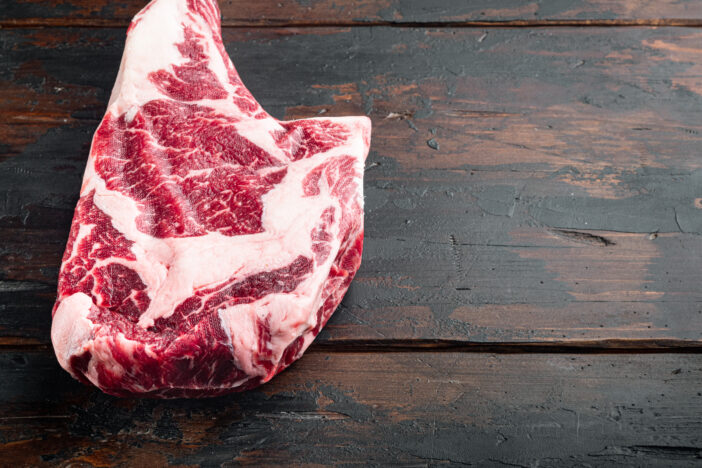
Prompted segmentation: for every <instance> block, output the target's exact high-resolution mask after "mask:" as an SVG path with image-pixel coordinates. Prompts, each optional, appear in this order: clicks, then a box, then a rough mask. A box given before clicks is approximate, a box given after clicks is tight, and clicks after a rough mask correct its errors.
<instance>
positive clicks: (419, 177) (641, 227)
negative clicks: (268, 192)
mask: <svg viewBox="0 0 702 468" xmlns="http://www.w3.org/2000/svg"><path fill="white" fill-rule="evenodd" d="M141 6H143V5H142V1H141V0H119V1H110V0H3V2H2V7H0V26H1V27H2V29H0V44H1V50H0V53H1V56H0V62H1V63H0V82H1V85H0V106H1V107H0V112H1V113H0V119H1V120H0V465H2V466H13V467H14V466H23V465H27V466H54V465H70V466H73V467H86V466H111V465H122V466H160V465H176V466H193V465H195V466H197V465H202V466H232V465H238V464H256V465H259V464H264V465H277V464H289V463H291V462H294V463H296V464H305V465H307V464H309V465H327V464H334V465H342V466H349V465H359V464H360V465H364V464H373V465H386V464H400V465H406V466H427V465H431V466H433V465H443V464H450V465H462V464H465V465H472V464H476V465H482V466H529V467H531V466H539V467H544V466H554V467H559V466H570V465H577V466H614V465H623V466H700V464H701V463H702V356H700V354H699V353H700V352H701V351H702V268H700V267H701V266H702V263H701V261H700V258H701V256H702V236H701V235H702V29H699V27H700V26H702V3H701V2H698V1H693V0H666V1H655V2H654V1H641V2H635V1H624V0H620V1H611V2H602V1H600V0H549V1H543V2H542V1H517V0H500V1H487V0H476V1H465V2H463V1H457V0H456V1H435V0H378V1H376V2H373V1H364V2H356V1H352V0H304V1H303V0H271V1H268V0H266V1H260V2H249V1H246V0H223V1H222V2H221V7H222V12H223V19H224V21H223V22H224V25H225V28H224V38H225V43H226V46H227V50H228V51H229V52H230V54H231V55H232V57H233V59H234V63H235V64H236V66H237V68H238V69H239V72H240V73H241V75H242V78H243V79H244V81H245V83H246V84H247V85H248V86H249V87H250V89H251V91H252V92H253V94H254V95H255V96H256V97H257V98H258V99H259V100H260V102H261V103H262V105H263V106H264V107H265V108H266V109H268V110H269V111H270V112H272V114H273V115H275V116H276V117H279V118H296V117H308V116H315V115H318V114H325V115H353V114H367V115H369V116H370V117H371V118H372V119H373V132H374V133H373V145H372V148H371V153H370V156H369V158H368V164H367V170H366V182H365V190H366V225H367V230H366V247H365V252H364V260H363V266H362V267H361V270H360V271H359V273H358V275H357V277H356V280H355V281H354V283H353V285H352V287H351V289H350V291H349V293H348V294H347V296H346V298H345V300H344V302H343V304H342V306H341V307H340V308H339V310H338V311H337V312H336V314H335V316H334V317H333V318H332V320H331V322H330V323H329V325H328V326H327V327H326V329H325V330H324V331H323V333H322V334H321V335H320V336H319V338H318V339H317V341H316V342H315V343H314V344H313V346H312V347H311V348H310V350H309V351H308V352H307V354H306V355H305V356H304V357H303V358H302V359H301V360H300V361H299V362H298V363H296V364H295V365H294V366H292V367H291V368H290V369H289V370H288V371H286V372H284V373H283V374H282V375H280V376H279V377H277V378H276V379H274V380H273V381H272V382H271V383H270V384H267V385H265V386H263V387H262V388H260V389H259V390H257V391H252V392H249V393H246V394H235V395H231V396H227V397H223V398H217V399H211V400H203V401H196V400H191V401H187V400H179V401H154V400H127V399H116V398H111V397H108V396H106V395H104V394H102V393H100V392H99V391H97V390H95V389H92V388H88V387H84V386H82V385H80V384H79V383H77V382H74V381H73V380H72V379H71V378H70V377H69V375H68V374H67V373H65V372H64V371H62V370H61V369H60V368H59V366H58V364H57V363H56V360H55V358H54V355H53V352H52V348H51V345H50V341H49V329H50V313H51V306H52V303H53V300H54V293H55V287H56V276H57V271H58V266H59V263H60V256H61V253H62V250H63V248H64V244H65V241H66V237H67V234H68V227H69V224H70V220H71V215H72V209H73V206H74V204H75V202H76V199H77V195H78V191H79V187H80V180H81V176H82V173H83V168H84V164H85V160H86V157H87V154H88V148H89V143H90V139H91V136H92V133H93V131H94V129H95V127H96V126H97V124H98V122H99V119H100V118H101V116H102V113H103V111H104V108H105V105H106V103H107V100H108V96H109V93H110V90H111V87H112V84H113V81H114V78H115V75H116V73H117V68H118V66H119V59H120V56H121V53H122V47H123V43H124V35H125V29H126V25H127V23H128V20H129V18H130V17H131V15H133V14H134V13H135V12H136V11H137V10H138V9H139V8H141Z"/></svg>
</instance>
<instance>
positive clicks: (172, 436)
mask: <svg viewBox="0 0 702 468" xmlns="http://www.w3.org/2000/svg"><path fill="white" fill-rule="evenodd" d="M0 372H2V374H3V375H4V376H8V377H11V378H10V379H7V380H5V382H4V383H3V385H2V386H0V402H1V403H2V404H0V434H2V438H1V439H0V457H1V458H0V459H1V460H2V464H3V465H4V466H66V465H64V464H68V463H74V464H75V465H70V466H81V467H82V466H163V465H166V464H171V465H173V466H197V465H201V466H235V465H242V464H251V465H256V466H261V465H265V466H281V465H288V464H290V463H301V464H302V463H304V464H306V465H314V466H329V465H335V466H339V465H340V466H351V465H366V466H367V465H368V464H371V465H387V464H391V465H393V466H397V465H398V464H399V465H401V466H437V465H443V464H451V465H456V466H462V464H465V465H478V466H540V467H562V466H667V467H683V466H685V467H687V466H690V467H692V466H699V463H700V460H701V459H702V393H700V389H702V359H700V357H699V356H698V355H667V354H663V355H633V356H632V355H594V356H589V355H543V354H536V355H533V354H532V355H489V354H465V353H377V354H374V355H369V354H366V353H361V354H357V353H348V354H344V353H340V354H339V353H332V354H331V355H327V354H325V353H314V352H313V353H309V354H307V355H306V356H304V357H303V358H302V359H301V360H300V361H299V362H298V363H296V364H295V365H293V367H292V368H290V369H289V370H287V371H286V372H284V373H283V374H282V375H280V376H278V377H277V378H276V379H275V380H274V381H272V382H271V383H269V384H266V385H265V386H263V387H262V388H260V389H259V390H257V391H253V392H249V393H246V394H237V395H231V396H228V397H224V398H217V399H213V400H204V401H196V400H189V401H188V400H177V401H154V400H128V399H116V398H111V397H108V396H105V395H103V394H101V393H99V392H97V391H93V390H91V389H88V388H87V387H84V386H81V385H80V384H78V383H77V382H74V381H72V380H71V379H70V377H68V375H67V374H65V372H63V371H62V370H61V369H59V367H58V365H57V364H56V363H55V360H54V359H53V357H52V356H50V355H48V354H46V353H41V352H26V353H21V352H17V353H0ZM49 389H50V391H49Z"/></svg>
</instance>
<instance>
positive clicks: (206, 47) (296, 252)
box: [51, 0, 370, 398]
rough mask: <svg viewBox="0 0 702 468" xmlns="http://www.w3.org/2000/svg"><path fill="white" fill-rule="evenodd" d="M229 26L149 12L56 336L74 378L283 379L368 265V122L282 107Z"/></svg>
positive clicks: (178, 13)
mask: <svg viewBox="0 0 702 468" xmlns="http://www.w3.org/2000/svg"><path fill="white" fill-rule="evenodd" d="M219 18H220V15H219V9H218V6H217V2H216V0H154V1H152V2H151V3H150V4H149V5H147V6H146V7H145V8H144V9H143V10H142V11H141V12H140V13H139V14H137V15H136V16H135V17H134V19H133V20H132V23H131V25H130V26H129V29H128V32H127V41H126V45H125V51H124V55H123V57H122V63H121V66H120V70H119V74H118V77H117V81H116V83H115V86H114V89H113V91H112V96H111V98H110V102H109V105H108V108H107V111H106V113H105V116H104V118H103V120H102V122H101V124H100V126H99V128H98V129H97V131H96V132H95V136H94V138H93V143H92V147H91V150H90V156H89V158H88V162H87V167H86V170H85V175H84V179H83V186H82V188H81V196H80V200H79V201H78V204H77V207H76V211H75V216H74V219H73V225H72V227H71V231H70V235H69V239H68V243H67V246H66V251H65V254H64V256H63V263H62V265H61V270H60V275H59V286H58V297H57V300H56V305H55V306H54V310H53V324H52V330H51V338H52V341H53V344H54V350H55V351H56V356H57V358H58V360H59V362H60V364H61V365H62V366H63V367H64V368H65V369H66V370H68V372H70V373H71V375H73V376H74V377H75V378H76V379H78V380H80V381H82V382H85V383H91V384H94V385H96V386H97V387H99V388H100V389H102V390H103V391H105V392H107V393H110V394H113V395H120V396H128V395H143V396H153V397H163V398H170V397H202V396H214V395H220V394H223V393H226V392H230V391H234V390H245V389H249V388H252V387H255V386H257V385H259V384H261V383H263V382H266V381H268V380H269V379H271V378H272V377H273V376H274V375H275V374H277V373H278V372H280V371H281V370H283V369H284V368H285V367H287V366H289V365H290V364H291V363H292V362H293V361H294V360H296V359H297V358H299V357H300V356H301V355H302V353H303V352H304V350H305V349H306V348H307V347H308V346H309V344H310V343H311V342H312V340H313V339H314V337H315V336H316V335H317V334H318V333H319V331H320V329H321V328H322V327H323V326H324V324H325V323H326V322H327V320H328V319H329V317H330V316H331V314H332V313H333V312H334V309H335V308H336V307H337V306H338V304H339V302H340V301H341V299H342V297H343V295H344V293H345V292H346V290H347V288H348V286H349V283H350V282H351V280H352V278H353V276H354V274H355V272H356V270H357V269H358V267H359V265H360V262H361V250H362V246H363V165H364V160H365V157H366V155H367V153H368V147H369V144H370V121H369V119H368V118H366V117H337V118H314V119H304V120H295V121H288V122H281V121H278V120H276V119H274V118H273V117H271V116H270V115H268V114H267V113H266V112H265V111H264V110H263V109H262V108H261V106H260V105H259V104H258V103H257V102H256V100H255V99H254V98H253V96H252V95H251V94H250V93H249V91H248V90H247V89H246V88H245V87H244V85H243V84H242V82H241V79H240V78H239V75H238V74H237V72H236V70H235V69H234V66H233V64H232V62H231V60H230V59H229V57H228V56H227V54H226V52H225V49H224V45H223V44H222V38H221V32H220V20H219ZM320 377H321V376H320Z"/></svg>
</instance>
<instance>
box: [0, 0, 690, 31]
mask: <svg viewBox="0 0 702 468" xmlns="http://www.w3.org/2000/svg"><path fill="white" fill-rule="evenodd" d="M145 4H146V1H145V0H119V1H108V0H60V1H59V0H6V1H5V4H4V6H3V11H2V12H1V13H0V24H2V25H3V26H5V27H7V26H19V25H21V26H37V25H44V26H67V25H71V26H78V25H93V26H122V25H125V24H126V23H127V22H128V21H129V19H130V18H131V17H132V16H133V15H134V14H135V13H136V12H137V11H139V9H141V8H142V7H143V6H144V5H145ZM220 8H221V10H222V17H223V24H225V25H230V26H254V25H255V26H283V25H324V24H334V25H368V24H386V25H387V24H400V25H402V24H422V23H430V24H464V25H471V24H472V25H475V26H489V25H490V24H492V23H495V22H502V23H505V22H508V23H509V24H513V25H522V24H530V25H534V24H554V23H555V24H563V23H564V22H565V23H566V24H592V23H593V22H595V23H596V24H612V23H613V24H622V23H626V24H649V25H650V24H660V25H665V24H688V25H690V24H698V23H700V20H702V6H701V5H700V4H699V2H695V1H693V0H683V1H680V0H662V1H656V2H650V1H649V2H640V1H634V0H617V1H606V2H605V1H602V0H576V1H573V0H552V1H549V2H547V3H544V2H539V1H535V0H530V1H518V0H500V1H488V0H481V1H472V2H445V1H441V0H410V1H407V0H402V1H401V0H382V1H361V2H359V1H352V0H317V1H314V2H308V1H300V0H282V1H266V2H248V1H244V0H227V1H220ZM652 20H653V21H652ZM671 20H672V21H671Z"/></svg>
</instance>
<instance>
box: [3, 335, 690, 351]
mask: <svg viewBox="0 0 702 468" xmlns="http://www.w3.org/2000/svg"><path fill="white" fill-rule="evenodd" d="M28 341H29V340H28ZM18 351H19V352H21V351H29V352H31V351H51V346H50V345H49V344H43V343H31V342H24V340H22V339H16V338H15V339H11V340H7V339H0V352H18ZM412 352H450V353H481V354H485V353H487V354H702V341H693V340H676V339H633V340H632V339H606V340H573V341H532V342H493V343H478V342H471V341H460V340H445V339H444V340H427V339H424V340H338V341H335V342H325V343H314V344H313V345H312V346H310V348H309V349H308V350H307V351H306V353H307V354H320V353H321V354H332V353H369V354H381V353H412Z"/></svg>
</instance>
